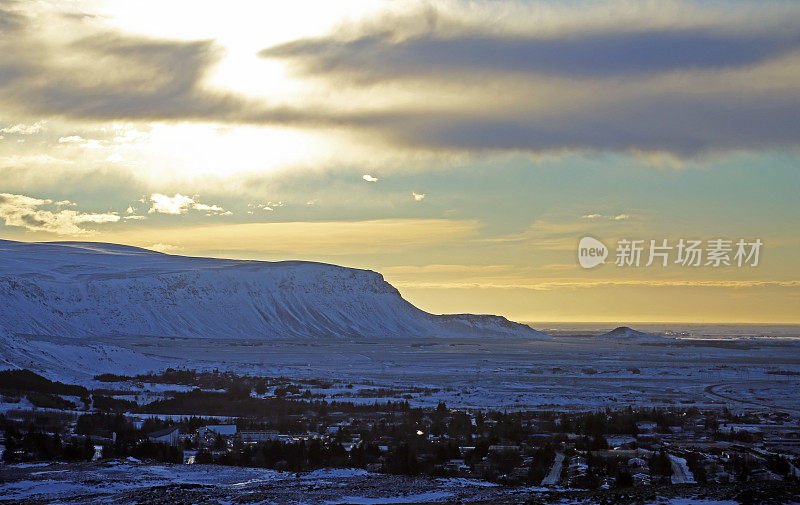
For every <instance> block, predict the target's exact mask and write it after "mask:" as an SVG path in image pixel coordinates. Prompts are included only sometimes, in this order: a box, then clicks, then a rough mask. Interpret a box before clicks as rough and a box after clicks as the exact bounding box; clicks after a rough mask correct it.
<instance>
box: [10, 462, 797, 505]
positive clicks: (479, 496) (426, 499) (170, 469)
mask: <svg viewBox="0 0 800 505" xmlns="http://www.w3.org/2000/svg"><path fill="white" fill-rule="evenodd" d="M741 492H742V491H741V489H738V488H736V487H729V488H721V489H704V490H703V492H702V496H698V495H697V493H698V490H697V489H693V488H680V487H676V488H674V489H670V490H663V489H662V490H658V491H652V490H651V491H646V492H640V494H637V495H631V496H628V497H623V499H622V500H621V501H620V497H619V496H617V497H616V500H617V502H619V503H638V504H643V505H644V504H651V503H652V504H656V503H658V504H667V505H735V504H738V503H740V502H741V501H740V500H737V499H735V498H736V497H737V496H739V495H740V493H741ZM766 492H767V493H769V491H766ZM783 492H785V490H783ZM607 499H608V497H606V496H605V495H604V494H603V493H602V492H599V493H590V492H585V491H571V490H545V489H542V488H525V487H516V488H510V487H504V486H498V485H494V484H489V483H486V482H483V481H475V480H471V479H442V478H427V477H418V478H414V477H399V476H391V475H381V474H372V473H368V472H365V471H363V470H351V469H334V470H318V471H315V472H310V473H304V474H294V473H289V472H277V471H273V470H263V469H251V468H235V467H219V466H205V465H145V464H141V463H139V462H136V461H135V460H122V461H109V462H105V463H81V464H78V463H72V464H66V463H52V464H46V463H34V464H17V465H0V503H4V504H14V505H21V504H38V503H59V504H74V505H82V504H87V505H88V504H120V505H125V504H133V503H165V504H166V503H169V504H170V505H182V504H195V503H208V504H215V505H230V504H234V503H235V504H250V505H267V504H272V505H284V504H287V505H288V504H295V505H298V504H309V505H311V504H314V505H339V504H359V505H378V504H389V503H402V504H421V503H484V504H501V503H526V502H528V500H534V502H535V501H539V500H541V501H542V502H546V503H557V504H564V505H567V504H575V505H578V504H584V503H585V504H589V503H603V502H604V500H607Z"/></svg>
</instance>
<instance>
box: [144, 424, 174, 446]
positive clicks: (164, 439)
mask: <svg viewBox="0 0 800 505" xmlns="http://www.w3.org/2000/svg"><path fill="white" fill-rule="evenodd" d="M147 438H148V440H150V441H151V442H156V443H160V444H169V445H177V444H178V442H180V439H181V436H180V432H179V431H178V427H177V426H172V427H171V428H165V429H163V430H158V431H154V432H153V433H151V434H150V435H148V436H147Z"/></svg>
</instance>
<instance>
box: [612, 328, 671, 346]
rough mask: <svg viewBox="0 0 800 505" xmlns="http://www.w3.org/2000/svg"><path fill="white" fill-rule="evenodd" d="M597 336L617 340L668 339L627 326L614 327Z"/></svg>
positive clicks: (645, 340)
mask: <svg viewBox="0 0 800 505" xmlns="http://www.w3.org/2000/svg"><path fill="white" fill-rule="evenodd" d="M597 338H601V339H605V340H619V341H623V342H645V343H665V342H669V339H667V338H664V337H659V336H656V335H651V334H650V333H643V332H641V331H638V330H634V329H632V328H628V327H627V326H620V327H618V328H614V329H613V330H611V331H609V332H608V333H603V334H602V335H600V336H598V337H597Z"/></svg>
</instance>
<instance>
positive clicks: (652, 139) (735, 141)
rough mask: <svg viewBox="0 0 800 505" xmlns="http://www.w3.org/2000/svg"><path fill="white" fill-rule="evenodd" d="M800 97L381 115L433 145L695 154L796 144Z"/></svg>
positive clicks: (405, 136) (412, 140) (392, 126)
mask: <svg viewBox="0 0 800 505" xmlns="http://www.w3.org/2000/svg"><path fill="white" fill-rule="evenodd" d="M798 117H800V101H798V100H793V99H783V98H771V97H760V98H751V99H747V100H742V101H738V100H735V99H734V100H730V101H726V100H724V99H720V98H716V99H715V98H712V99H709V98H695V99H692V98H687V97H683V96H674V97H663V98H660V99H651V100H647V101H638V102H636V101H632V102H630V103H626V104H622V105H617V106H614V107H602V106H600V107H593V108H585V109H582V110H579V111H571V112H565V113H564V114H561V115H555V116H554V115H549V116H548V117H547V118H537V117H535V116H532V117H530V118H527V119H519V118H517V119H511V118H509V119H495V118H486V117H480V116H469V115H455V116H448V115H437V116H435V117H431V116H417V115H410V116H397V117H395V118H388V117H385V118H381V119H379V120H378V121H376V123H375V126H376V127H379V128H385V132H386V134H387V135H393V136H394V138H395V139H396V140H397V141H399V142H404V143H407V144H411V145H417V146H426V147H434V148H455V149H468V150H523V151H549V150H560V149H578V150H582V149H585V150H610V151H625V150H636V149H640V150H651V151H668V152H672V153H674V154H678V155H681V156H692V155H696V154H700V153H703V152H705V151H710V150H730V149H755V150H762V149H770V148H778V149H780V148H782V147H787V146H792V145H797V144H798V142H800V135H798V132H797V128H796V126H795V125H796V124H797V118H798Z"/></svg>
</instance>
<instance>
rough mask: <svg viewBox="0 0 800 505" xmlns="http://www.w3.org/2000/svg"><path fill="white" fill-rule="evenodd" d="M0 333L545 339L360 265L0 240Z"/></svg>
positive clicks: (91, 335) (518, 326)
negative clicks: (426, 297)
mask: <svg viewBox="0 0 800 505" xmlns="http://www.w3.org/2000/svg"><path fill="white" fill-rule="evenodd" d="M0 332H2V334H5V335H14V334H33V335H49V336H64V337H102V336H107V335H153V336H176V337H196V338H203V337H216V338H239V337H247V338H259V337H263V338H265V339H281V338H290V339H297V338H322V337H425V336H439V337H442V336H444V337H447V336H486V337H503V336H506V337H526V338H549V337H547V336H546V335H544V334H542V333H539V332H536V331H534V330H532V329H531V328H529V327H528V326H525V325H521V324H517V323H513V322H511V321H508V320H507V319H505V318H502V317H498V316H478V315H471V314H459V315H446V316H436V315H432V314H428V313H427V312H424V311H422V310H420V309H418V308H416V307H414V306H413V305H411V304H410V303H409V302H407V301H406V300H404V299H403V298H402V296H400V293H399V292H398V291H397V290H396V289H395V288H394V287H393V286H392V285H390V284H389V283H387V282H386V281H385V280H384V279H383V277H382V276H381V275H380V274H378V273H376V272H372V271H368V270H358V269H352V268H344V267H339V266H335V265H328V264H322V263H311V262H299V261H285V262H260V261H236V260H224V259H214V258H192V257H183V256H173V255H166V254H161V253H157V252H154V251H148V250H145V249H139V248H134V247H128V246H120V245H115V244H99V243H91V242H54V243H24V242H11V241H0Z"/></svg>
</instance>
